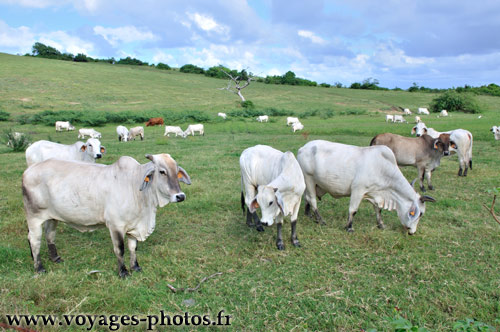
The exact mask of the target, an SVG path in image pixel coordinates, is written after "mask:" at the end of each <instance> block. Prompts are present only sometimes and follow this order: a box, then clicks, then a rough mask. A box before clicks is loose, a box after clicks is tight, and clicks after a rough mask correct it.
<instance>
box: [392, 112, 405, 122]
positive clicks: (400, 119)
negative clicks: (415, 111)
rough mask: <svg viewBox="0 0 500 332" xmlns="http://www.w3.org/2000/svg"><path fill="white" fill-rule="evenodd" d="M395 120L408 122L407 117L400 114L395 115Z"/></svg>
mask: <svg viewBox="0 0 500 332" xmlns="http://www.w3.org/2000/svg"><path fill="white" fill-rule="evenodd" d="M394 122H399V123H406V119H405V118H404V117H403V116H402V115H399V114H396V115H394Z"/></svg>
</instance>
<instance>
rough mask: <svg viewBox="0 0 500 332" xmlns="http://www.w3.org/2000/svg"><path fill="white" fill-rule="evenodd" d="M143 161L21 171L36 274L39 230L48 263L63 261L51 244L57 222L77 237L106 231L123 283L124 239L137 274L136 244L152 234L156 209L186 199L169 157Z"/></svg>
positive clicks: (50, 163)
mask: <svg viewBox="0 0 500 332" xmlns="http://www.w3.org/2000/svg"><path fill="white" fill-rule="evenodd" d="M146 158H147V159H149V160H150V162H148V163H147V164H144V165H141V164H139V163H138V162H137V161H136V160H135V159H133V158H131V157H126V156H125V157H121V158H120V159H118V161H116V162H115V163H114V164H111V165H101V164H88V163H82V162H74V161H65V160H55V159H50V160H46V161H44V162H41V163H37V164H35V165H33V166H31V167H29V168H28V169H27V170H26V171H25V172H24V174H23V182H22V188H23V202H24V210H25V212H26V221H27V223H28V241H29V245H30V249H31V254H32V257H33V260H34V267H35V271H36V272H45V269H44V267H43V265H42V260H41V259H40V244H41V240H42V233H43V232H44V231H45V238H46V240H47V244H48V249H49V250H48V252H49V257H50V259H51V260H52V261H53V262H56V263H58V262H61V261H62V259H61V257H60V256H59V255H58V254H57V249H56V245H55V237H56V227H57V223H58V222H59V221H62V222H65V223H67V224H68V225H69V226H71V227H74V228H76V229H77V230H79V231H81V232H88V231H93V230H95V229H97V228H99V227H102V226H106V227H107V228H108V229H109V233H110V235H111V240H112V242H113V249H114V252H115V255H116V257H117V259H118V271H119V276H120V277H122V278H123V277H126V276H128V275H129V272H128V270H127V268H126V267H125V264H124V257H123V254H124V251H125V244H124V241H125V238H127V241H128V249H129V252H130V269H131V270H133V271H141V268H140V267H139V264H138V263H137V256H136V252H135V250H136V247H137V241H145V240H146V239H147V238H148V236H149V235H151V233H153V231H154V229H155V224H156V210H157V208H158V207H163V206H165V205H167V204H168V203H176V202H182V201H184V200H185V199H186V195H185V194H184V193H183V192H182V191H181V188H180V185H179V181H182V182H185V183H187V184H191V180H190V178H189V175H188V174H187V172H186V171H185V170H184V169H182V167H180V166H178V165H177V162H176V161H175V160H174V159H173V158H172V157H171V156H170V155H169V154H156V155H149V154H148V155H146Z"/></svg>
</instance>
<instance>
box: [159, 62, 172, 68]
mask: <svg viewBox="0 0 500 332" xmlns="http://www.w3.org/2000/svg"><path fill="white" fill-rule="evenodd" d="M156 68H158V69H162V70H170V69H172V68H171V67H170V66H169V65H167V64H166V63H162V62H159V63H158V64H157V65H156Z"/></svg>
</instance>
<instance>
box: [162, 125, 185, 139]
mask: <svg viewBox="0 0 500 332" xmlns="http://www.w3.org/2000/svg"><path fill="white" fill-rule="evenodd" d="M170 134H175V137H177V136H181V137H183V138H186V136H187V135H186V134H185V133H184V131H183V130H182V129H181V127H179V126H165V134H163V136H167V137H170Z"/></svg>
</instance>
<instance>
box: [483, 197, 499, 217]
mask: <svg viewBox="0 0 500 332" xmlns="http://www.w3.org/2000/svg"><path fill="white" fill-rule="evenodd" d="M496 199H497V195H496V194H494V195H493V202H492V203H491V207H490V208H488V207H487V206H486V204H483V206H484V208H485V209H486V210H488V212H489V213H490V214H491V216H492V217H493V219H495V221H496V222H497V223H499V224H500V218H499V217H498V216H497V215H495V201H496Z"/></svg>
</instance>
